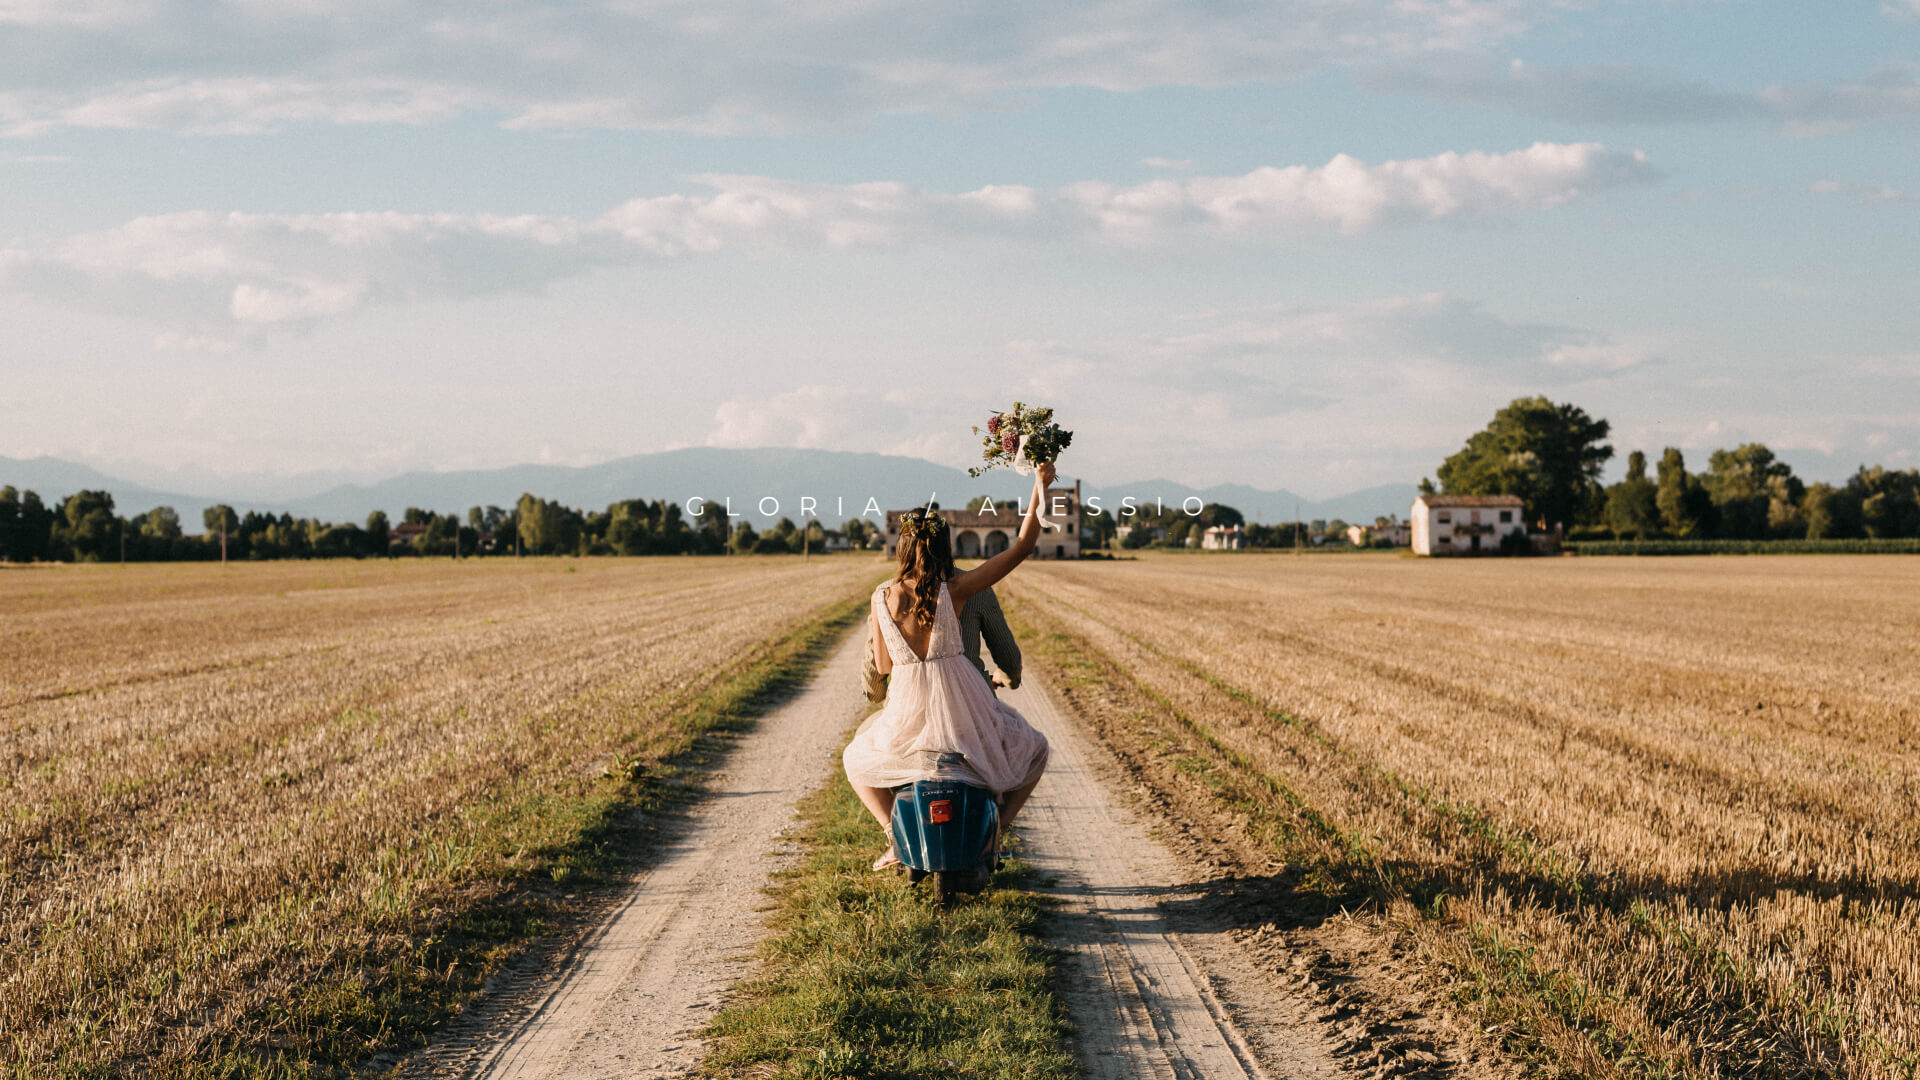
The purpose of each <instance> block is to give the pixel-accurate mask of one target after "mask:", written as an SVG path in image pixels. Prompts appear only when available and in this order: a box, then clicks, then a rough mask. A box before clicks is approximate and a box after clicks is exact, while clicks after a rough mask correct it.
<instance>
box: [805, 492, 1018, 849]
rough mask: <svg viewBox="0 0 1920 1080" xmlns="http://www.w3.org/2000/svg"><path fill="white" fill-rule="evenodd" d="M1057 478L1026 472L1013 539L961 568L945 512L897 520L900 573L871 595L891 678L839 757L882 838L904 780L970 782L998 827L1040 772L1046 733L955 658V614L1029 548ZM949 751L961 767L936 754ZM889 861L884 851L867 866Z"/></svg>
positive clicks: (876, 649)
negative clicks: (994, 811) (1024, 498)
mask: <svg viewBox="0 0 1920 1080" xmlns="http://www.w3.org/2000/svg"><path fill="white" fill-rule="evenodd" d="M1053 475H1054V473H1053V466H1052V465H1042V466H1040V467H1039V468H1038V469H1036V470H1035V471H1034V477H1033V498H1032V500H1031V501H1030V503H1029V504H1028V506H1027V513H1026V516H1025V517H1024V518H1023V519H1022V520H1021V522H1020V534H1019V536H1018V538H1016V539H1015V540H1014V542H1013V545H1012V546H1011V547H1009V548H1007V550H1005V551H1003V552H1001V553H1000V554H998V555H995V556H994V557H992V558H991V559H988V560H987V561H985V562H983V563H981V564H980V565H979V566H976V567H974V568H973V569H971V570H968V571H967V572H965V573H960V572H958V571H957V570H956V568H955V567H954V565H953V543H952V536H951V534H950V532H949V530H948V529H947V527H946V520H945V519H943V518H941V517H940V516H939V515H938V514H925V513H923V512H922V511H919V510H915V511H912V512H911V513H909V514H908V515H907V516H905V517H903V518H902V519H901V522H900V545H899V561H900V568H899V571H898V572H897V573H896V574H895V575H894V578H893V580H892V581H889V582H887V583H885V584H883V585H881V586H880V587H879V588H877V589H875V590H874V591H873V627H872V632H873V637H874V642H873V655H874V660H875V663H876V666H878V668H879V669H880V672H881V674H889V673H891V676H892V678H891V679H890V680H889V685H888V687H887V705H886V708H884V709H882V710H881V711H880V712H878V713H876V714H874V715H873V716H872V717H869V718H868V719H867V721H866V723H864V724H862V725H861V726H860V730H859V732H858V733H857V734H855V735H854V737H853V742H852V743H850V744H848V746H847V749H846V752H845V753H843V754H842V755H841V761H842V762H843V763H844V764H845V765H846V769H847V781H848V782H849V783H851V784H852V785H853V790H854V791H856V792H858V793H859V795H860V801H861V802H863V803H865V804H866V806H867V809H868V810H869V811H871V812H872V813H873V817H874V820H876V821H878V822H879V823H880V828H881V829H883V830H887V831H888V832H889V834H891V830H890V821H891V818H892V815H893V789H894V788H896V787H898V786H900V785H902V784H908V783H912V782H913V781H915V780H924V779H931V778H936V777H938V778H941V779H947V778H952V779H960V780H966V781H968V782H969V783H974V784H978V785H980V786H981V787H984V788H986V789H987V790H989V791H992V792H993V793H994V794H995V795H998V796H1000V802H1001V813H1000V821H1001V827H1002V828H1005V827H1006V826H1007V825H1008V824H1010V823H1011V822H1012V821H1013V818H1014V815H1016V814H1018V813H1019V812H1020V807H1021V806H1023V805H1025V803H1026V801H1027V796H1029V795H1031V794H1033V788H1034V785H1035V784H1038V783H1039V782H1040V774H1041V773H1042V772H1044V771H1045V770H1046V767H1047V737H1046V736H1044V735H1042V734H1040V733H1039V732H1038V731H1035V730H1034V729H1033V725H1031V724H1029V723H1027V721H1026V718H1025V717H1023V716H1021V715H1020V713H1019V712H1018V711H1016V710H1015V709H1013V708H1012V707H1011V706H1008V705H1005V704H1002V703H1001V702H1000V700H999V699H998V698H996V697H994V696H993V688H992V687H990V686H988V685H987V680H986V678H985V677H984V676H982V675H981V674H980V670H979V669H978V668H976V667H974V666H973V665H972V664H971V663H969V662H968V661H967V659H966V657H965V656H963V655H961V649H960V622H959V617H958V615H959V611H960V609H961V608H962V607H964V606H965V605H966V602H967V600H968V599H969V598H970V597H972V596H973V595H974V594H975V593H977V592H979V591H980V590H982V589H987V588H991V587H992V586H993V585H994V583H996V582H998V581H999V580H1000V579H1001V578H1003V577H1006V576H1007V573H1008V572H1009V571H1011V570H1012V569H1013V568H1014V567H1016V566H1018V565H1020V563H1021V562H1022V561H1023V560H1024V559H1026V557H1027V556H1029V555H1031V554H1033V549H1034V545H1035V544H1037V543H1038V542H1039V539H1040V504H1041V503H1042V502H1043V501H1044V500H1045V499H1046V497H1047V485H1049V484H1051V483H1052V482H1053ZM954 754H958V755H960V756H961V757H962V758H964V759H965V760H964V764H960V763H956V762H954V760H953V759H952V758H951V757H948V758H947V759H946V761H944V762H942V761H940V760H939V755H954ZM896 861H897V857H896V856H895V854H894V852H893V851H892V849H891V847H889V849H888V851H887V853H886V854H885V855H883V856H881V858H880V861H879V862H877V863H875V864H874V869H876V870H878V869H884V868H885V867H887V866H890V865H892V864H893V863H894V862H896Z"/></svg>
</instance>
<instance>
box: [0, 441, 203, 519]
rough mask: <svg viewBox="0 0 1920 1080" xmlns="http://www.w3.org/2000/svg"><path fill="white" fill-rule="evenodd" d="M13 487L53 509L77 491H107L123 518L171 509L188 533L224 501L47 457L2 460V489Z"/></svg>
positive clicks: (0, 478)
mask: <svg viewBox="0 0 1920 1080" xmlns="http://www.w3.org/2000/svg"><path fill="white" fill-rule="evenodd" d="M9 484H10V485H12V486H13V487H15V488H18V489H19V490H21V491H32V492H36V493H38V494H39V496H40V498H41V500H42V501H43V502H45V503H47V504H48V505H49V506H51V505H55V504H57V503H59V502H62V501H64V500H65V499H66V497H67V496H69V495H72V494H73V493H74V492H76V491H104V492H106V493H108V494H109V495H112V496H113V508H114V510H116V511H118V512H119V513H120V514H121V516H123V517H132V516H133V515H135V514H144V513H146V512H147V511H148V510H151V509H153V508H154V507H156V506H171V507H173V508H174V509H175V510H177V511H179V512H180V521H181V523H182V525H183V526H184V527H185V529H186V530H187V531H188V532H198V531H199V530H200V518H201V513H202V511H204V510H205V509H206V508H207V507H209V506H212V505H213V504H214V503H216V502H218V501H220V500H218V499H208V498H205V497H203V496H199V495H182V494H181V493H179V492H177V491H154V490H152V489H150V488H145V487H142V486H140V485H139V484H134V483H129V482H127V481H125V480H121V479H120V478H118V477H114V476H108V475H107V474H106V473H103V472H101V471H100V470H98V469H95V468H93V467H92V466H90V465H81V464H79V463H78V462H73V461H63V460H61V459H60V458H53V457H44V456H43V457H37V458H24V459H23V458H10V457H0V487H4V486H7V485H9Z"/></svg>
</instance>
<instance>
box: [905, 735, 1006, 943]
mask: <svg viewBox="0 0 1920 1080" xmlns="http://www.w3.org/2000/svg"><path fill="white" fill-rule="evenodd" d="M964 762H965V759H964V758H961V757H960V756H959V755H957V754H943V755H940V756H939V757H938V759H937V761H936V765H937V766H947V768H938V767H936V768H935V769H933V770H930V771H933V772H936V773H942V772H944V773H948V774H949V775H950V774H951V773H952V772H953V771H955V770H954V768H953V766H962V767H963V766H964ZM893 850H894V851H895V852H896V853H897V854H898V855H899V856H900V862H901V863H902V864H904V865H905V866H906V868H907V880H908V881H911V882H913V883H914V884H915V885H918V884H919V883H920V882H922V881H924V880H926V879H927V878H928V877H932V878H933V901H934V903H935V904H936V905H938V906H940V907H943V908H944V907H948V906H951V905H952V903H953V901H954V899H955V898H956V897H958V896H960V895H961V894H963V893H977V892H980V891H981V890H983V889H985V888H986V887H987V883H988V882H989V881H991V880H992V879H993V872H994V870H996V869H997V868H998V867H999V865H1000V801H999V800H998V799H997V798H995V797H994V794H993V792H991V791H988V790H987V789H986V788H983V787H980V786H979V785H977V784H969V783H967V782H965V781H963V780H956V779H932V780H915V781H914V782H913V783H911V784H902V785H900V786H899V787H897V788H894V789H893Z"/></svg>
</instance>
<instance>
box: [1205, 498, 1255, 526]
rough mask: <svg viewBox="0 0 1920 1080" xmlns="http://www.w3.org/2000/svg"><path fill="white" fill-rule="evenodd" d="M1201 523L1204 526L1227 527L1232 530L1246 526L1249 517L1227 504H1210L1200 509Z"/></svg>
mask: <svg viewBox="0 0 1920 1080" xmlns="http://www.w3.org/2000/svg"><path fill="white" fill-rule="evenodd" d="M1200 521H1201V523H1202V525H1203V526H1213V525H1225V526H1226V527H1228V528H1232V527H1234V526H1235V525H1245V524H1246V523H1247V516H1246V515H1245V514H1242V513H1241V512H1240V511H1238V510H1236V509H1234V508H1233V507H1231V506H1228V505H1227V504H1226V503H1212V502H1210V503H1208V504H1206V505H1205V506H1202V507H1201V508H1200Z"/></svg>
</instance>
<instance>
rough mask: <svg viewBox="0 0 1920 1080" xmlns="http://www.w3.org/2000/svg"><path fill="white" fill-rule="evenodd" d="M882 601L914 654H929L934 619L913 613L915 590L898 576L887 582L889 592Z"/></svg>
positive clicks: (888, 614)
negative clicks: (921, 617) (923, 617)
mask: <svg viewBox="0 0 1920 1080" xmlns="http://www.w3.org/2000/svg"><path fill="white" fill-rule="evenodd" d="M882 602H883V604H884V606H885V607H886V611H887V616H888V617H889V618H891V619H892V620H893V624H894V625H895V626H897V627H899V628H900V637H901V638H902V639H903V640H905V641H906V643H907V647H908V648H910V649H912V650H913V655H915V656H925V655H927V650H928V649H929V648H931V647H932V645H933V620H932V619H926V620H922V619H920V617H919V616H917V615H914V614H913V613H912V610H911V608H912V604H913V590H912V589H911V588H909V587H908V586H907V585H905V584H902V583H901V581H900V580H899V579H898V578H896V579H894V580H893V581H890V582H888V583H887V593H886V596H885V597H884V598H883V601H882ZM936 614H937V612H936Z"/></svg>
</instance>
